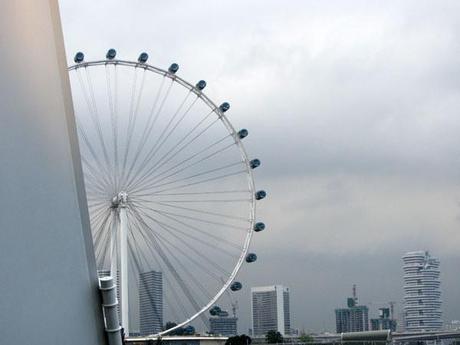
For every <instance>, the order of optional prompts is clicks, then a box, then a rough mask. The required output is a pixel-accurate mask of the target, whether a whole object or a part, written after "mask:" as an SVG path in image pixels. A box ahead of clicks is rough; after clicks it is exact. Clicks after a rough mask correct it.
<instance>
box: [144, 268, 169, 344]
mask: <svg viewBox="0 0 460 345" xmlns="http://www.w3.org/2000/svg"><path fill="white" fill-rule="evenodd" d="M162 326H163V277H162V274H161V272H157V271H149V272H144V273H140V274H139V331H140V334H141V335H149V334H154V333H157V332H160V331H161V328H162Z"/></svg>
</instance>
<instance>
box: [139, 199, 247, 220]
mask: <svg viewBox="0 0 460 345" xmlns="http://www.w3.org/2000/svg"><path fill="white" fill-rule="evenodd" d="M171 201H172V200H169V201H167V200H166V201H164V202H163V201H153V200H143V202H146V203H152V204H157V205H161V206H166V207H170V208H174V209H180V210H185V211H191V212H196V213H201V214H208V215H211V216H217V217H222V218H228V219H234V220H240V221H242V222H245V223H250V221H249V219H248V218H244V217H238V216H231V215H228V214H223V213H218V212H211V211H204V210H200V209H196V208H191V207H184V206H178V205H171V204H168V202H171ZM172 202H174V201H172ZM177 202H181V201H177Z"/></svg>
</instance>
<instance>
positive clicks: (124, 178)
mask: <svg viewBox="0 0 460 345" xmlns="http://www.w3.org/2000/svg"><path fill="white" fill-rule="evenodd" d="M173 85H174V83H173V82H172V81H171V83H170V84H169V86H168V89H167V90H166V93H165V95H164V96H163V99H162V100H161V103H160V106H159V108H158V111H157V116H158V114H159V113H160V112H161V110H162V109H163V107H164V105H165V103H166V100H167V99H168V97H169V94H170V93H171V88H172V86H173ZM151 152H152V150H150V151H149V153H148V154H147V156H146V158H145V159H144V160H146V161H149V160H150V159H151V158H149V155H150V153H151ZM125 168H126V165H125V164H123V171H125ZM122 180H123V184H126V182H127V176H126V175H125V174H123V178H122Z"/></svg>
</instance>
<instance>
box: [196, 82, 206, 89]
mask: <svg viewBox="0 0 460 345" xmlns="http://www.w3.org/2000/svg"><path fill="white" fill-rule="evenodd" d="M195 87H196V88H197V89H198V90H200V91H202V90H203V89H204V88H205V87H206V82H205V81H204V80H200V81H199V82H198V83H196V85H195Z"/></svg>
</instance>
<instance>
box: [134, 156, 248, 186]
mask: <svg viewBox="0 0 460 345" xmlns="http://www.w3.org/2000/svg"><path fill="white" fill-rule="evenodd" d="M237 165H242V162H241V161H239V162H234V163H230V164H225V165H223V166H220V167H218V168H213V169H208V170H205V171H201V172H199V173H196V174H193V175H189V176H186V177H182V178H179V179H176V180H173V181H169V182H165V183H160V184H155V182H152V183H151V184H150V185H146V186H144V187H143V189H144V190H152V189H153V190H154V189H156V188H159V187H164V186H168V185H174V184H176V183H179V182H183V181H187V180H191V179H194V178H196V177H201V176H205V175H209V174H212V173H215V172H218V171H222V170H225V169H228V168H233V167H235V166H237Z"/></svg>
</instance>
